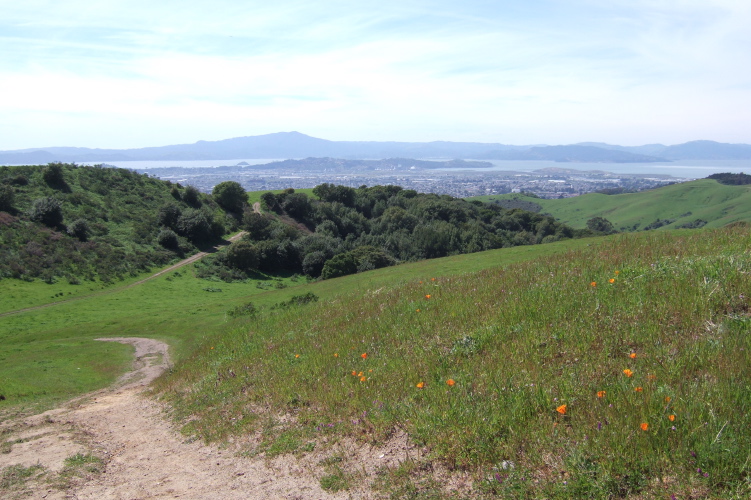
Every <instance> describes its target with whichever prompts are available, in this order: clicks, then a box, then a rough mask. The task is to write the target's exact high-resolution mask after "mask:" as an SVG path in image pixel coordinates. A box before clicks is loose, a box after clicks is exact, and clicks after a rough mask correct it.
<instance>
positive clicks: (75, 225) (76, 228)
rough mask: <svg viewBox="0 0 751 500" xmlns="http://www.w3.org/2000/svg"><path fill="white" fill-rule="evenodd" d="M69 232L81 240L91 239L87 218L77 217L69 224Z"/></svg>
mask: <svg viewBox="0 0 751 500" xmlns="http://www.w3.org/2000/svg"><path fill="white" fill-rule="evenodd" d="M67 232H68V234H69V235H71V236H73V237H74V238H78V239H79V240H80V241H86V240H88V239H89V223H88V222H86V219H76V220H74V221H73V222H72V223H71V224H69V225H68V231H67Z"/></svg>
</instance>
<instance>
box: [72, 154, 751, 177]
mask: <svg viewBox="0 0 751 500" xmlns="http://www.w3.org/2000/svg"><path fill="white" fill-rule="evenodd" d="M276 161H282V159H279V158H275V159H269V158H267V159H257V158H252V159H248V158H238V159H232V160H190V161H180V160H169V161H106V162H97V163H106V164H108V165H114V166H116V167H120V168H129V169H133V170H147V169H151V168H168V167H183V168H197V167H223V166H234V165H237V164H238V163H240V162H245V163H247V164H249V165H263V164H265V163H272V162H276ZM483 161H486V160H483ZM489 162H490V163H492V164H493V167H491V168H478V169H474V168H470V169H461V170H460V171H473V172H475V171H476V172H495V171H498V172H500V171H516V172H532V171H535V170H541V169H546V168H560V169H566V170H577V171H581V172H587V171H592V170H598V171H605V172H612V173H614V174H640V175H650V174H653V175H670V176H672V177H676V178H681V179H702V178H704V177H707V176H709V175H712V174H716V173H721V172H733V173H740V172H743V173H751V160H681V161H675V162H664V163H579V162H555V161H505V160H489ZM83 164H84V165H86V164H91V165H93V164H94V163H83ZM440 170H441V171H444V172H445V171H446V170H447V169H440Z"/></svg>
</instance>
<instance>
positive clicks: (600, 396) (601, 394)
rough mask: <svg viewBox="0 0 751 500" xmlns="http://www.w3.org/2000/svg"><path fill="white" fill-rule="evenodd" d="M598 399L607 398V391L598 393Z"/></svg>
mask: <svg viewBox="0 0 751 500" xmlns="http://www.w3.org/2000/svg"><path fill="white" fill-rule="evenodd" d="M597 397H598V398H604V397H605V391H597Z"/></svg>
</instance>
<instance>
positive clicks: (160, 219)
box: [156, 202, 182, 229]
mask: <svg viewBox="0 0 751 500" xmlns="http://www.w3.org/2000/svg"><path fill="white" fill-rule="evenodd" d="M181 213H182V211H181V210H180V207H179V206H178V205H177V203H171V202H168V203H165V204H164V205H162V206H161V207H160V208H159V212H158V213H157V216H156V222H157V224H159V225H160V226H164V227H168V228H170V229H175V228H176V227H177V220H178V219H179V218H180V215H181Z"/></svg>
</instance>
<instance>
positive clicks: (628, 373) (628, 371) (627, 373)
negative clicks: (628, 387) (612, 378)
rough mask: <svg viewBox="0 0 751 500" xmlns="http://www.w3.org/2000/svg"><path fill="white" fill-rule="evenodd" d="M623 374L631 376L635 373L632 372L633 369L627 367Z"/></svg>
mask: <svg viewBox="0 0 751 500" xmlns="http://www.w3.org/2000/svg"><path fill="white" fill-rule="evenodd" d="M623 374H624V375H625V376H627V377H630V376H632V375H633V374H634V372H632V371H631V370H629V369H628V368H626V369H625V370H623Z"/></svg>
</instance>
